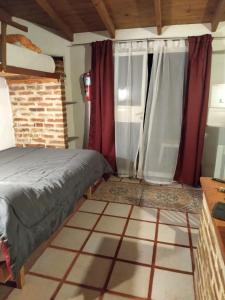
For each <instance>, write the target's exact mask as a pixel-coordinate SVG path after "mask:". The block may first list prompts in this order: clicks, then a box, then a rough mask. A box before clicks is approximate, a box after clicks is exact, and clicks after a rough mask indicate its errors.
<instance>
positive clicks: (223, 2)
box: [211, 0, 225, 32]
mask: <svg viewBox="0 0 225 300" xmlns="http://www.w3.org/2000/svg"><path fill="white" fill-rule="evenodd" d="M224 13H225V0H218V2H217V6H216V9H215V12H214V15H213V17H212V22H211V30H212V32H215V31H216V29H217V27H218V25H219V22H220V21H222V19H223V16H224Z"/></svg>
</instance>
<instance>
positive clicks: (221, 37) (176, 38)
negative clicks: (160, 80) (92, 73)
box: [68, 36, 225, 47]
mask: <svg viewBox="0 0 225 300" xmlns="http://www.w3.org/2000/svg"><path fill="white" fill-rule="evenodd" d="M212 37H213V39H214V40H220V39H225V36H212ZM187 39H188V38H187V37H186V36H185V37H184V36H183V37H181V36H178V37H158V38H147V39H129V40H115V39H114V40H112V41H113V42H117V43H125V42H143V41H158V40H164V41H167V40H173V41H176V40H187ZM91 43H92V42H85V43H78V44H75V43H74V44H71V45H68V47H76V46H85V45H90V44H91Z"/></svg>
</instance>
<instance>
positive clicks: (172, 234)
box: [158, 224, 190, 246]
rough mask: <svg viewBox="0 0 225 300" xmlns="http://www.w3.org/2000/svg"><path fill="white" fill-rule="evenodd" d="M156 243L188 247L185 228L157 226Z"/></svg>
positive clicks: (187, 236)
mask: <svg viewBox="0 0 225 300" xmlns="http://www.w3.org/2000/svg"><path fill="white" fill-rule="evenodd" d="M158 241H160V242H167V243H172V244H180V245H185V246H189V245H190V242H189V235H188V229H187V228H186V227H178V226H173V225H164V224H159V229H158Z"/></svg>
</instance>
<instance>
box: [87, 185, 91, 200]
mask: <svg viewBox="0 0 225 300" xmlns="http://www.w3.org/2000/svg"><path fill="white" fill-rule="evenodd" d="M91 195H92V187H89V189H88V190H87V199H91Z"/></svg>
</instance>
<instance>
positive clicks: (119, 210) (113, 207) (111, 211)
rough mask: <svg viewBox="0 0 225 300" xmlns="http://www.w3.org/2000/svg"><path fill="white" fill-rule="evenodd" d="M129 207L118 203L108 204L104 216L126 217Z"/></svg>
mask: <svg viewBox="0 0 225 300" xmlns="http://www.w3.org/2000/svg"><path fill="white" fill-rule="evenodd" d="M130 208H131V205H128V204H120V203H109V205H108V206H107V208H106V210H105V212H104V214H105V215H112V216H118V217H128V215H129V212H130Z"/></svg>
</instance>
